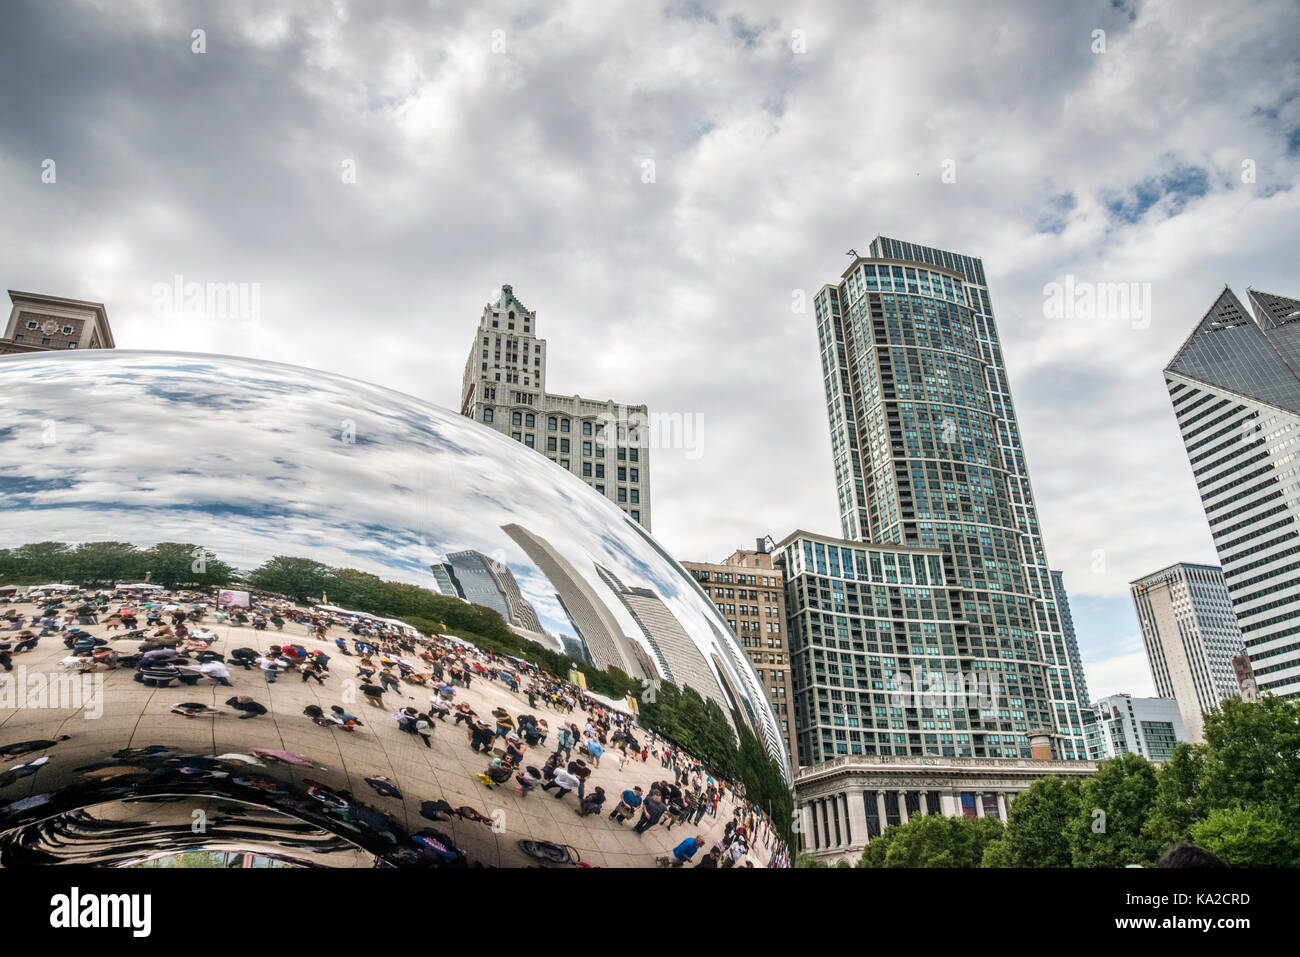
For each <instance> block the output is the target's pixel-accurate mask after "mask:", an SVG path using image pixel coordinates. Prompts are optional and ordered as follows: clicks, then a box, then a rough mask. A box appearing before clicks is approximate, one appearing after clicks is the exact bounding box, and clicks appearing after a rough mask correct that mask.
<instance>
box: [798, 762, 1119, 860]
mask: <svg viewBox="0 0 1300 957" xmlns="http://www.w3.org/2000/svg"><path fill="white" fill-rule="evenodd" d="M1096 769H1097V766H1096V764H1094V763H1092V762H1091V761H1079V760H1065V761H1062V760H1037V759H1032V758H951V757H898V756H893V755H883V754H882V755H855V756H852V757H847V758H832V759H830V760H829V761H823V762H822V763H820V764H818V765H816V766H814V767H808V768H802V769H800V770H799V772H798V773H797V774H796V775H795V779H794V790H795V807H796V809H797V818H796V821H797V825H798V831H799V841H800V853H802V854H807V855H809V856H811V857H814V858H816V859H817V860H820V861H822V862H823V863H826V864H837V863H839V862H840V861H847V862H848V863H850V864H856V863H857V862H858V860H859V859H860V858H861V857H862V850H863V848H865V847H866V846H867V844H868V843H869V842H870V841H872V840H873V839H875V838H877V837H879V836H880V835H881V834H882V833H883V832H884V829H885V828H886V827H888V826H889V825H891V824H906V823H907V822H908V821H909V820H911V819H912V818H914V817H917V816H918V815H923V814H943V815H945V816H948V817H959V816H965V817H997V818H999V819H1001V820H1002V821H1006V820H1007V815H1008V812H1009V809H1010V807H1011V804H1012V803H1013V802H1014V801H1015V799H1016V796H1017V795H1019V794H1021V793H1022V792H1024V791H1027V790H1028V789H1029V787H1030V785H1032V784H1033V783H1034V781H1036V780H1038V779H1039V778H1041V777H1047V776H1049V775H1058V776H1062V777H1067V776H1068V777H1084V776H1087V775H1090V774H1092V773H1093V772H1094V771H1096Z"/></svg>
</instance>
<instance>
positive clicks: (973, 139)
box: [0, 0, 1300, 696]
mask: <svg viewBox="0 0 1300 957" xmlns="http://www.w3.org/2000/svg"><path fill="white" fill-rule="evenodd" d="M1040 6H1041V5H1038V4H1032V3H1007V2H1004V3H991V4H986V5H981V7H980V12H979V15H978V16H975V15H974V14H973V11H972V10H971V8H970V6H969V5H968V4H960V3H954V4H952V5H951V6H944V5H942V4H899V3H879V4H863V3H845V4H843V5H832V4H824V3H800V2H797V0H796V2H791V0H783V2H780V3H777V2H750V3H745V4H730V3H710V2H703V0H695V2H680V3H679V2H669V3H667V4H663V3H659V4H598V3H589V2H588V3H577V2H569V3H565V2H551V3H545V4H537V5H535V6H533V7H532V8H531V9H530V8H528V7H526V6H523V5H507V4H495V3H478V4H474V5H473V6H472V9H470V8H468V5H462V4H454V3H447V4H438V3H415V2H406V3H403V2H393V3H387V4H381V3H375V2H367V3H364V4H361V3H353V2H334V3H332V4H330V3H302V4H294V3H277V4H269V3H261V2H256V3H254V2H249V3H243V2H223V3H221V4H212V5H210V6H207V5H193V4H186V3H146V2H138V0H103V2H99V3H95V2H84V3H59V4H51V3H35V2H32V3H17V4H9V5H6V12H5V19H4V29H3V31H2V32H0V206H2V208H3V209H4V216H3V217H0V247H2V249H3V256H2V257H0V258H2V259H3V262H4V269H3V273H4V274H3V276H2V277H0V280H2V281H3V282H4V283H5V285H6V286H7V287H8V288H14V289H23V290H33V291H40V292H49V293H53V294H56V295H64V296H71V297H76V298H86V299H93V300H97V301H102V302H104V303H106V304H107V306H108V310H109V316H110V319H111V321H112V324H113V328H114V332H115V335H116V338H117V343H118V345H119V347H123V348H159V349H178V350H196V351H204V352H220V353H230V354H235V355H243V356H254V357H262V358H269V359H276V360H281V361H288V362H294V363H298V364H301V365H305V366H309V367H314V368H319V369H324V370H332V371H338V372H343V373H347V374H349V375H352V376H356V377H358V378H362V379H367V380H372V381H376V382H380V383H383V384H385V385H388V386H391V387H393V388H396V389H400V390H402V391H405V392H409V393H411V394H413V395H416V396H419V397H421V398H424V399H428V400H430V401H433V402H436V403H438V404H441V405H446V406H455V405H456V404H457V403H458V400H459V391H460V377H461V371H462V368H463V366H464V363H465V357H466V354H467V351H468V349H469V347H470V344H471V341H472V339H473V330H474V326H475V324H476V322H477V319H478V316H479V314H480V313H481V310H482V307H483V304H484V302H486V301H487V299H488V298H489V296H490V295H491V294H492V292H493V290H495V289H496V288H497V287H499V286H500V285H501V284H502V283H510V284H512V285H513V286H514V289H515V292H516V294H517V295H518V296H519V298H520V299H521V300H522V301H523V302H524V303H525V304H526V305H527V306H528V307H529V308H532V309H536V310H537V311H538V327H539V331H540V332H541V334H542V335H543V336H544V337H545V338H546V339H547V340H548V343H549V349H548V354H549V369H548V385H549V387H550V388H551V389H552V390H553V391H563V392H577V393H580V394H582V395H584V396H587V397H593V398H602V399H603V398H607V397H608V398H615V399H618V400H621V401H627V402H645V403H648V404H649V406H650V408H651V409H652V410H654V411H659V412H666V413H682V414H686V415H691V416H698V417H699V419H698V421H699V422H701V423H702V433H701V439H702V445H701V446H700V447H699V449H698V452H699V454H696V453H695V452H694V451H692V452H688V451H687V450H682V449H661V450H655V451H653V452H652V461H653V473H652V474H653V511H654V516H653V517H654V525H655V533H656V536H657V537H658V538H659V539H660V540H661V541H662V542H663V543H664V544H665V545H666V547H667V548H668V549H669V550H670V551H671V552H672V553H674V554H676V555H678V556H679V557H681V558H692V559H706V560H716V559H719V558H721V557H723V556H725V555H726V554H729V553H730V551H731V550H732V549H733V548H735V547H736V546H742V545H747V544H749V543H751V542H752V541H753V539H754V538H755V537H756V536H759V535H762V534H765V533H770V534H772V535H773V536H775V537H777V538H780V537H781V536H783V535H784V534H786V533H787V532H789V531H791V530H792V529H794V528H796V527H799V528H805V529H809V530H813V531H825V532H836V531H838V528H839V521H838V517H837V514H836V508H835V494H834V484H833V477H832V473H831V457H830V443H829V438H828V433H827V428H826V418H825V407H824V403H823V397H822V386H821V371H820V366H819V362H818V357H817V348H816V336H815V330H814V325H813V320H812V317H811V315H810V314H807V313H803V314H800V313H799V312H797V311H796V310H795V308H794V305H793V304H794V303H796V302H797V301H798V300H799V298H800V295H801V293H802V294H804V295H806V296H808V297H811V294H812V293H813V292H815V291H816V290H817V289H818V288H819V287H820V286H821V285H822V284H823V283H826V282H829V281H833V280H835V279H837V278H838V276H839V274H840V272H841V271H842V270H843V269H844V268H845V267H846V266H847V264H848V262H849V260H848V258H847V257H846V256H845V252H846V250H848V249H849V248H851V247H855V248H857V249H860V250H865V247H866V246H867V245H868V244H869V242H870V240H871V239H872V237H874V236H876V235H877V234H883V235H886V236H895V237H898V238H903V239H909V240H912V241H914V242H918V243H923V244H927V245H934V246H940V247H943V248H947V249H952V250H955V251H959V252H963V253H967V254H969V255H974V256H979V257H982V258H983V260H984V262H985V266H986V269H987V272H988V277H989V283H990V291H991V296H992V300H993V306H994V310H995V312H996V314H997V317H998V322H999V325H1000V328H1001V333H1002V339H1003V346H1004V350H1005V355H1006V362H1007V366H1008V369H1009V372H1010V377H1011V383H1012V388H1013V391H1014V396H1015V401H1016V405H1017V408H1018V412H1019V415H1020V420H1021V426H1022V430H1023V433H1024V439H1025V446H1026V453H1027V457H1028V461H1029V464H1030V469H1031V474H1032V476H1033V479H1034V484H1035V489H1036V492H1037V496H1038V501H1039V507H1040V510H1041V517H1042V524H1043V528H1044V531H1045V535H1046V543H1047V548H1048V554H1049V557H1050V560H1051V563H1052V565H1053V567H1057V568H1061V569H1063V570H1064V571H1065V575H1066V583H1067V587H1068V588H1069V590H1070V593H1071V598H1072V604H1073V609H1074V617H1075V621H1076V623H1077V626H1078V630H1079V635H1080V645H1081V648H1082V651H1083V656H1084V660H1085V662H1086V665H1087V672H1088V679H1089V685H1090V691H1091V692H1092V693H1093V695H1094V696H1099V695H1102V694H1109V693H1113V692H1117V691H1131V692H1133V693H1139V694H1140V693H1150V691H1151V689H1152V684H1151V679H1150V675H1149V672H1148V670H1147V667H1146V662H1145V656H1144V654H1143V653H1142V646H1141V641H1140V639H1139V637H1138V632H1137V624H1136V620H1135V619H1134V616H1133V612H1132V609H1131V605H1130V603H1129V599H1128V595H1127V582H1128V581H1130V580H1131V579H1133V578H1135V577H1138V576H1140V575H1143V574H1146V573H1148V572H1151V571H1154V570H1156V569H1158V568H1160V567H1163V566H1164V565H1167V564H1170V563H1172V562H1176V561H1182V560H1186V561H1206V562H1213V561H1215V554H1214V549H1213V546H1212V544H1211V541H1210V537H1209V532H1208V529H1207V526H1206V523H1205V518H1204V515H1203V513H1202V512H1201V509H1200V506H1199V501H1198V498H1197V496H1196V491H1195V487H1194V485H1193V483H1192V478H1191V473H1190V469H1189V467H1188V465H1187V460H1186V456H1185V454H1184V452H1183V449H1182V446H1181V444H1180V442H1179V438H1178V433H1177V429H1176V428H1175V423H1174V419H1173V415H1172V412H1171V411H1170V408H1169V401H1168V397H1167V394H1166V393H1165V390H1164V385H1163V380H1162V377H1161V369H1162V367H1163V366H1164V364H1165V363H1166V362H1167V361H1168V359H1169V358H1170V357H1171V356H1172V355H1173V353H1174V352H1175V351H1176V349H1177V347H1178V345H1179V343H1180V342H1181V341H1182V339H1183V338H1185V337H1186V335H1187V334H1188V333H1189V332H1190V330H1191V328H1192V326H1193V325H1194V324H1195V322H1196V320H1197V319H1198V318H1199V317H1200V315H1201V314H1202V313H1204V311H1205V310H1206V309H1207V308H1208V307H1209V306H1210V304H1211V303H1212V301H1213V299H1214V298H1215V297H1216V296H1217V294H1218V292H1219V291H1220V290H1221V289H1222V287H1223V285H1224V284H1225V283H1227V284H1231V285H1232V286H1233V287H1234V288H1236V289H1237V290H1238V292H1239V293H1240V294H1242V295H1243V298H1244V291H1245V288H1246V287H1247V286H1254V287H1256V288H1261V289H1264V290H1268V291H1272V292H1277V293H1281V294H1290V295H1296V294H1300V283H1298V282H1297V280H1296V277H1295V275H1294V251H1295V244H1296V239H1297V236H1300V217H1298V216H1297V212H1298V210H1297V206H1300V198H1298V194H1297V191H1296V190H1295V189H1293V186H1294V185H1295V182H1296V178H1297V175H1298V173H1300V61H1298V60H1297V54H1296V52H1295V46H1294V42H1293V41H1294V38H1295V37H1296V36H1297V35H1300V8H1297V7H1296V6H1295V4H1294V3H1291V2H1288V0H1278V2H1259V3H1246V4H1232V5H1224V4H1214V3H1208V2H1197V3H1176V4H1175V3H1158V2H1141V0H1115V2H1093V3H1073V4H1069V5H1068V6H1066V5H1061V6H1059V7H1058V6H1055V5H1054V6H1053V8H1052V9H1051V10H1050V11H1048V10H1044V9H1040ZM195 31H203V32H202V33H201V34H197V35H196V34H195ZM1097 31H1102V33H1098V32H1097ZM51 161H52V162H51ZM49 180H53V181H52V182H51V181H49ZM177 277H182V281H184V282H200V283H240V284H245V285H244V286H243V288H244V289H245V290H246V292H247V294H248V296H249V300H248V301H249V302H250V303H251V302H252V301H253V300H252V296H253V295H254V294H255V295H256V297H257V298H256V304H257V307H258V308H257V309H256V310H252V309H250V310H248V313H247V314H245V315H238V316H224V317H223V316H219V315H215V314H211V313H201V312H195V311H187V310H185V309H184V308H183V306H184V304H183V303H173V302H170V301H169V299H168V297H167V296H166V294H164V293H163V292H162V291H161V290H162V289H164V288H166V287H170V286H172V285H173V284H174V283H175V282H176V281H177ZM1067 277H1072V278H1067ZM1068 281H1072V282H1074V283H1075V284H1076V286H1078V284H1101V283H1137V284H1138V286H1137V287H1136V288H1137V289H1138V290H1139V291H1140V292H1141V294H1142V298H1141V300H1140V301H1141V302H1142V303H1143V304H1144V305H1143V306H1142V308H1141V309H1140V310H1137V311H1134V312H1133V314H1131V315H1121V316H1116V315H1100V316H1095V317H1093V318H1087V317H1083V316H1078V315H1074V316H1070V315H1069V314H1068V312H1067V314H1066V315H1060V314H1059V312H1055V311H1054V310H1053V309H1052V308H1050V298H1049V297H1048V296H1047V295H1046V294H1045V287H1047V286H1048V285H1049V284H1051V283H1061V284H1065V283H1067V282H1068Z"/></svg>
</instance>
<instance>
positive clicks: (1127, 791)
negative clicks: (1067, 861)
mask: <svg viewBox="0 0 1300 957" xmlns="http://www.w3.org/2000/svg"><path fill="white" fill-rule="evenodd" d="M1155 799H1156V772H1155V768H1154V767H1153V766H1152V765H1151V762H1149V761H1148V760H1147V759H1146V758H1143V757H1141V756H1139V755H1136V754H1125V755H1123V756H1122V757H1118V758H1111V759H1110V760H1109V761H1103V762H1102V763H1101V764H1100V765H1098V767H1097V773H1096V774H1094V775H1093V776H1092V777H1090V778H1088V779H1087V780H1085V781H1084V783H1083V787H1082V788H1081V790H1080V801H1079V809H1078V812H1077V813H1076V814H1075V815H1074V817H1073V819H1072V820H1071V822H1070V825H1069V842H1070V858H1071V863H1072V864H1073V866H1074V867H1126V866H1127V865H1129V864H1145V863H1152V862H1154V861H1155V859H1156V858H1157V857H1158V856H1159V854H1160V852H1161V851H1162V850H1163V849H1164V846H1163V845H1162V844H1160V842H1159V841H1158V840H1156V839H1155V838H1153V837H1151V836H1149V835H1148V834H1147V833H1145V832H1144V826H1145V824H1146V821H1147V818H1148V816H1149V815H1150V813H1151V809H1152V807H1153V806H1154V805H1155Z"/></svg>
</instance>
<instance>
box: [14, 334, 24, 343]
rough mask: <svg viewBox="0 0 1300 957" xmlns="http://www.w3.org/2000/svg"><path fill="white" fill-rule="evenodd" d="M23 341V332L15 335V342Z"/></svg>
mask: <svg viewBox="0 0 1300 957" xmlns="http://www.w3.org/2000/svg"><path fill="white" fill-rule="evenodd" d="M22 341H23V334H22V333H21V332H20V333H18V334H17V335H16V336H14V342H22Z"/></svg>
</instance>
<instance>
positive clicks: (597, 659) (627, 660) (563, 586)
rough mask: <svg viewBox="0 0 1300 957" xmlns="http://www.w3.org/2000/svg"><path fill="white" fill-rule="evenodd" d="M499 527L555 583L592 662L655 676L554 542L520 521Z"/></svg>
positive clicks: (633, 673)
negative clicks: (518, 523) (529, 529)
mask: <svg viewBox="0 0 1300 957" xmlns="http://www.w3.org/2000/svg"><path fill="white" fill-rule="evenodd" d="M501 528H502V531H504V532H505V533H506V534H507V535H509V536H510V537H511V538H512V539H514V541H515V542H516V543H517V544H518V545H519V547H520V548H522V549H523V550H524V553H525V554H526V555H527V556H528V557H529V558H531V559H532V560H533V564H535V565H536V566H537V568H538V570H540V571H541V573H542V574H543V575H545V576H546V577H547V579H548V580H549V581H550V583H551V584H552V585H553V586H555V591H556V597H557V598H558V599H559V600H560V604H561V606H562V607H563V608H564V612H565V614H566V615H568V616H569V620H570V621H571V622H573V627H574V629H575V630H576V631H577V632H578V636H579V637H580V638H581V639H582V641H583V643H584V644H585V645H586V646H587V652H588V654H589V656H590V658H591V663H592V664H593V665H595V666H596V667H597V668H599V669H601V670H602V671H604V670H605V669H606V668H609V667H611V666H612V667H614V668H618V669H619V670H620V671H622V672H623V673H624V674H627V675H630V676H632V677H634V678H653V677H655V671H654V670H653V669H647V668H646V667H645V666H644V665H643V664H642V663H641V660H640V656H639V655H638V654H637V653H636V651H635V650H634V648H633V646H634V645H635V642H632V641H631V640H630V639H628V638H627V637H626V636H624V634H623V627H622V626H621V625H620V624H619V623H618V619H617V618H615V617H614V613H613V612H612V611H610V610H609V607H608V606H607V605H606V604H605V603H604V602H603V601H601V598H600V596H599V595H597V594H596V592H595V590H594V589H593V588H592V587H591V585H589V584H588V583H587V580H586V579H585V578H583V576H582V575H581V574H580V573H579V572H578V570H577V569H576V568H574V567H573V565H572V564H570V563H569V561H568V559H566V558H565V557H564V556H563V555H561V554H560V553H559V552H558V551H556V550H555V546H553V545H552V544H551V543H550V542H548V541H547V540H546V539H544V538H542V537H541V536H539V535H534V534H533V533H532V532H530V531H528V529H526V528H524V527H523V526H521V525H514V524H511V525H502V526H501Z"/></svg>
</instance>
